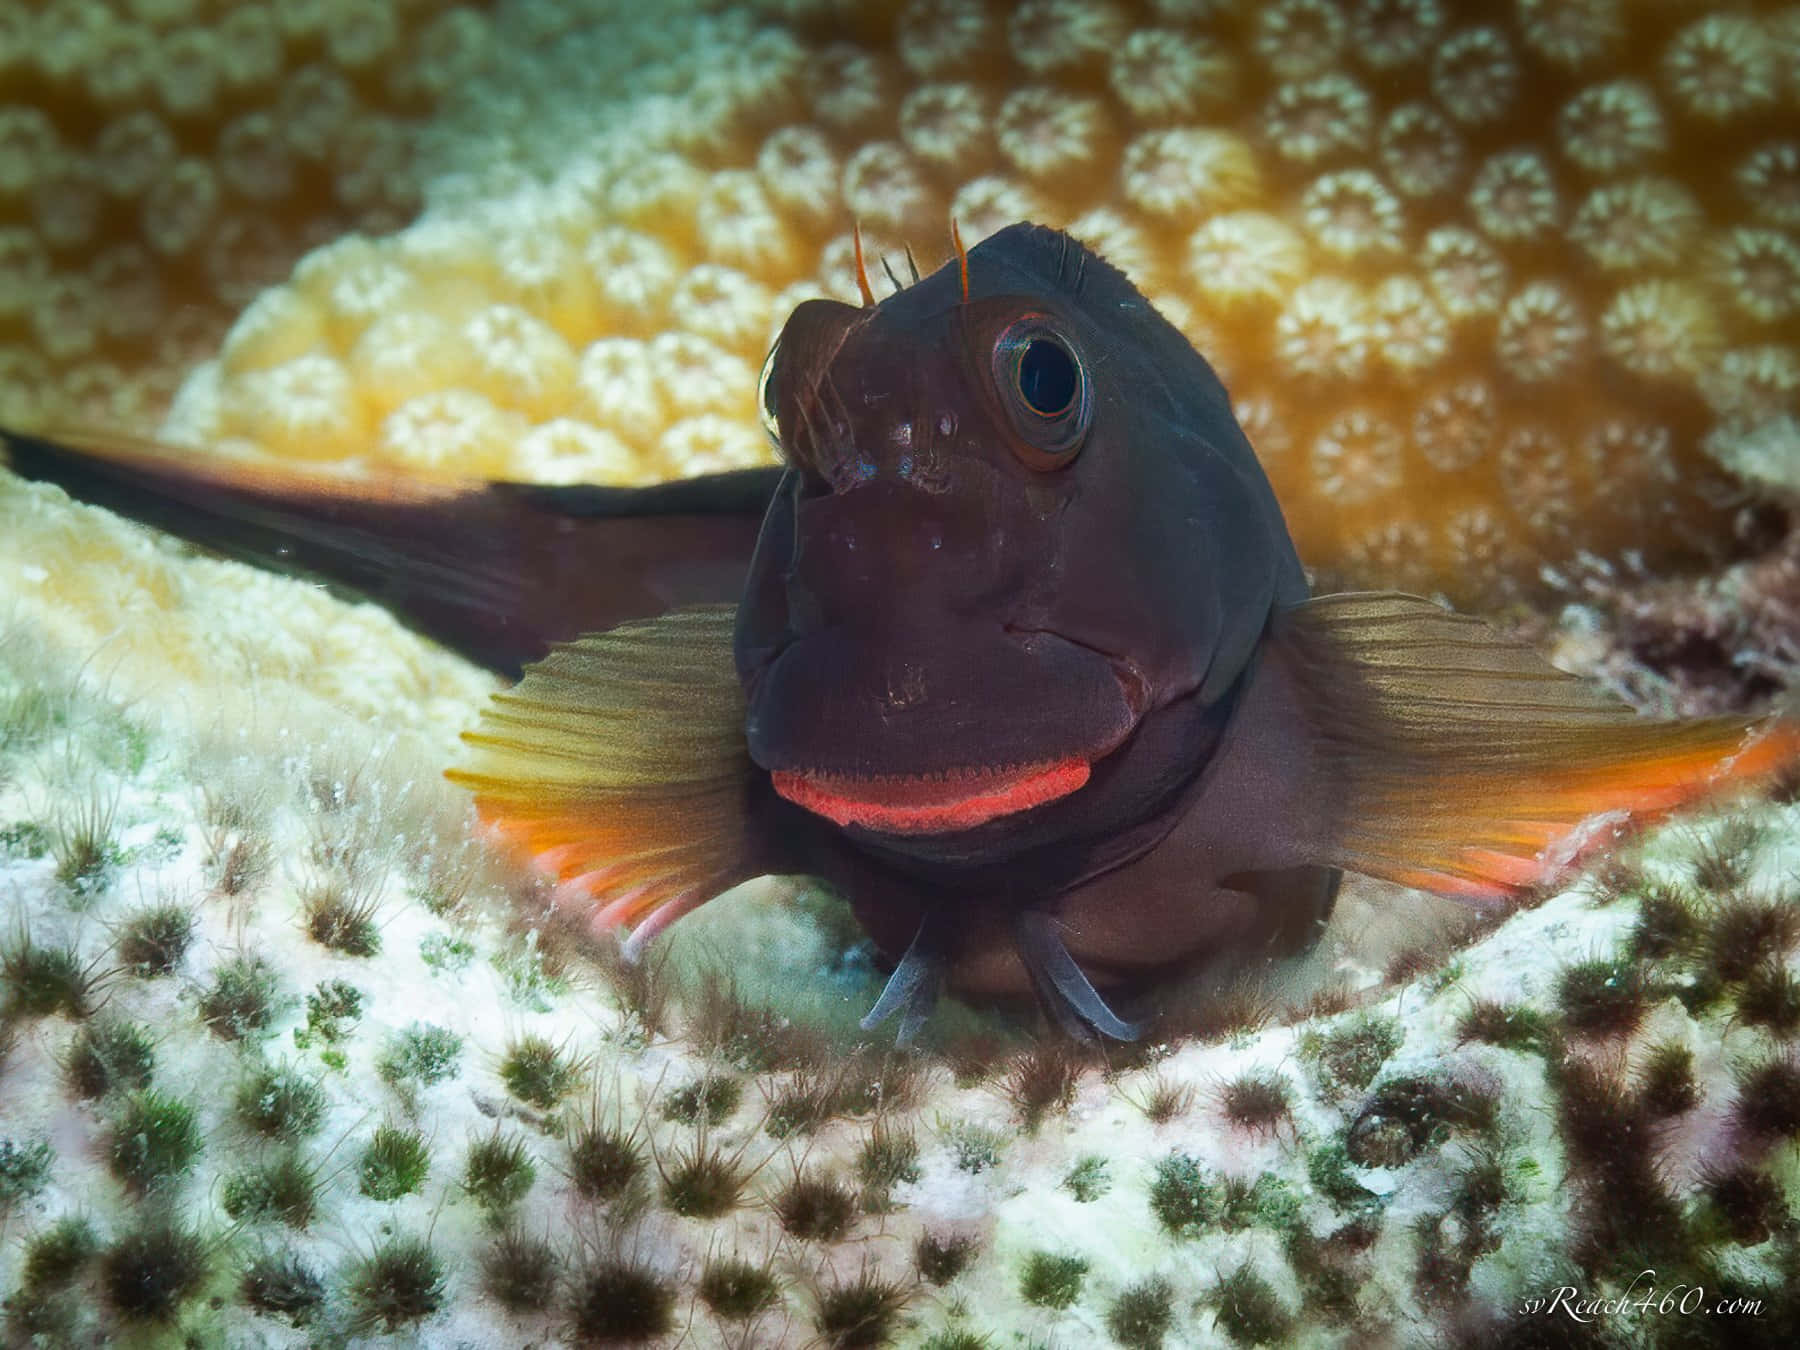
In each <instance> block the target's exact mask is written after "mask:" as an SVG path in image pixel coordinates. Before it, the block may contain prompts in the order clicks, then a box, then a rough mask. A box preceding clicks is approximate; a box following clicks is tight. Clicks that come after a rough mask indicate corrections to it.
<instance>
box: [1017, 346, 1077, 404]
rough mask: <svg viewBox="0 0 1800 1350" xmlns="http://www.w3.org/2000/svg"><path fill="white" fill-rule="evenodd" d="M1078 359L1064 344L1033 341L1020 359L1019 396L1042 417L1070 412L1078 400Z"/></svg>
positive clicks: (1026, 347)
mask: <svg viewBox="0 0 1800 1350" xmlns="http://www.w3.org/2000/svg"><path fill="white" fill-rule="evenodd" d="M1075 381H1076V375H1075V358H1074V357H1073V356H1070V355H1069V353H1068V350H1067V349H1066V348H1065V347H1063V345H1062V344H1061V343H1060V342H1052V341H1050V340H1049V339H1048V338H1033V339H1032V340H1031V341H1030V342H1027V343H1026V344H1025V350H1024V352H1023V353H1022V354H1021V355H1020V357H1019V396H1020V397H1021V398H1023V399H1024V400H1025V406H1026V407H1027V408H1030V409H1031V411H1033V412H1034V413H1037V414H1038V415H1039V416H1040V417H1055V416H1057V415H1058V414H1060V413H1063V412H1067V411H1068V408H1069V405H1070V404H1071V403H1073V402H1074V401H1075Z"/></svg>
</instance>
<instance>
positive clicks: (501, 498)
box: [0, 429, 780, 675]
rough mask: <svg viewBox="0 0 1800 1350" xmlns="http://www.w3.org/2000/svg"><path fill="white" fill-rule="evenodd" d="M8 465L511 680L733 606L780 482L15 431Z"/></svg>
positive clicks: (754, 476)
mask: <svg viewBox="0 0 1800 1350" xmlns="http://www.w3.org/2000/svg"><path fill="white" fill-rule="evenodd" d="M0 462H3V463H4V464H5V465H6V466H7V467H9V468H10V469H11V470H12V471H13V472H14V473H16V474H18V475H19V476H20V477H22V478H33V479H40V480H42V481H45V482H50V483H55V484H57V485H58V486H59V487H61V488H63V489H64V490H65V491H67V492H68V493H69V494H70V495H71V496H73V497H75V498H76V499H77V500H79V501H84V502H90V503H92V504H94V505H96V506H104V507H106V508H107V509H108V510H111V511H116V512H118V513H119V514H120V515H123V516H127V517H130V518H131V519H133V520H138V521H142V522H143V523H144V524H146V525H153V526H155V527H156V528H157V529H160V530H167V531H168V532H169V533H171V534H175V535H179V536H181V537H182V538H183V539H186V540H189V541H190V542H192V543H195V544H199V545H201V546H202V547H204V548H210V549H213V550H216V551H217V552H220V553H224V554H227V555H229V556H231V557H234V558H237V559H239V560H241V561H244V562H249V563H253V564H255V565H257V566H260V567H267V568H271V569H273V570H275V571H281V572H297V573H303V574H306V575H310V576H314V577H317V578H318V579H320V580H322V581H324V582H326V583H328V584H330V585H333V586H336V587H339V588H341V589H344V590H346V591H349V592H351V593H352V594H354V595H357V596H361V597H364V598H367V599H370V600H373V601H375V602H376V603H377V604H380V605H383V606H385V607H386V608H388V609H390V610H392V611H393V612H394V614H395V615H396V616H398V617H399V618H400V619H402V620H403V621H405V622H407V623H409V624H411V625H412V626H413V627H414V628H416V629H418V630H419V631H420V632H422V633H424V634H425V635H426V636H428V637H432V638H435V639H436V640H437V641H439V642H442V643H443V644H444V645H445V646H447V647H450V648H452V649H454V650H456V651H459V652H461V653H462V654H463V655H465V656H467V657H469V658H470V659H471V660H474V661H476V662H479V663H480V664H482V665H484V666H487V667H489V668H490V669H493V670H497V671H500V672H502V673H503V674H509V675H514V674H517V673H518V671H519V669H520V668H521V667H522V666H523V665H524V664H525V663H526V662H528V661H535V660H537V659H538V658H539V657H541V656H542V655H543V654H544V652H545V651H546V650H547V649H548V647H549V645H550V643H552V642H554V641H561V640H566V639H569V638H573V637H576V636H577V635H579V634H581V633H591V632H598V631H600V630H602V629H606V628H610V627H612V626H613V625H614V624H617V623H622V622H624V621H626V620H628V619H640V618H649V617H651V616H653V615H656V614H660V613H662V612H664V611H665V610H668V609H671V608H674V607H676V606H680V605H693V604H703V603H712V602H716V601H725V600H736V599H737V598H738V597H739V595H740V594H741V593H742V591H743V585H744V577H745V575H746V573H747V572H748V570H749V566H750V554H751V551H752V550H753V549H754V547H755V543H756V535H757V531H758V529H759V528H760V526H761V523H762V517H763V512H764V510H765V509H766V508H767V506H768V502H769V498H770V497H771V496H772V495H773V493H774V490H775V483H776V480H777V479H778V478H779V476H780V470H778V469H766V470H764V469H751V470H744V471H740V472H737V473H727V474H710V475H707V476H705V477H701V478H691V479H686V480H683V481H680V482H673V483H659V484H656V485H654V486H651V487H644V488H618V487H591V486H570V487H550V486H535V485H532V484H525V483H484V482H475V481H467V480H430V479H421V478H416V477H408V476H402V475H398V474H392V473H380V472H374V471H364V472H360V473H355V474H348V473H327V472H321V471H318V470H308V469H299V468H295V467H293V466H291V465H286V464H282V463H280V462H277V461H247V460H236V459H228V458H224V457H222V456H217V455H205V454H200V453H196V452H193V451H183V450H179V449H174V448H172V447H169V446H163V445H158V444H156V443H155V442H151V441H144V440H139V439H134V438H130V437H124V436H117V435H106V434H97V433H87V432H81V433H71V434H70V435H68V436H65V437H62V438H60V439H57V440H50V439H46V438H43V437H39V436H25V435H20V434H18V433H15V432H10V431H5V430H3V429H0Z"/></svg>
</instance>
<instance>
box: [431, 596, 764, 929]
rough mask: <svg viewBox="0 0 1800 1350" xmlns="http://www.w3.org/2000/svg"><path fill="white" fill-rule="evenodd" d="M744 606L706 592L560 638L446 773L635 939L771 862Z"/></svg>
mask: <svg viewBox="0 0 1800 1350" xmlns="http://www.w3.org/2000/svg"><path fill="white" fill-rule="evenodd" d="M733 621H734V610H733V608H732V607H731V606H729V605H708V606H701V607H697V608H692V609H684V610H676V611H674V612H672V613H669V614H665V615H663V616H662V617H661V618H657V619H650V620H644V621H640V622H635V623H628V624H624V625H621V626H620V627H618V628H615V629H613V630H611V631H610V632H606V633H601V634H598V635H595V636H590V637H584V638H582V639H580V640H579V641H576V642H570V643H564V644H560V645H558V646H556V647H553V648H552V649H551V651H550V654H549V655H548V656H546V657H545V658H544V659H543V660H542V661H539V662H538V663H536V664H535V665H532V666H529V667H527V668H526V671H525V674H524V678H522V679H521V680H520V681H519V683H518V684H517V685H515V686H514V687H513V688H511V689H509V690H507V691H505V692H504V693H500V694H496V695H495V696H494V698H493V701H492V702H491V703H490V704H489V705H488V707H487V709H486V710H485V711H484V712H483V713H482V715H481V719H480V721H479V722H478V723H477V724H476V726H475V727H474V728H473V729H472V730H469V731H466V732H464V733H463V738H462V739H463V741H464V742H465V743H466V744H467V745H468V747H469V751H468V754H467V756H466V757H465V760H464V762H463V763H462V764H461V765H459V766H458V767H456V768H453V769H450V770H448V771H447V772H446V774H445V777H447V778H449V779H450V781H451V782H453V783H456V784H459V785H460V786H462V787H465V788H467V789H468V790H469V791H470V792H471V793H473V794H474V798H475V807H476V810H477V812H478V813H479V814H480V817H481V819H482V822H483V823H484V825H486V826H487V827H488V829H489V831H490V832H491V833H492V834H493V835H495V836H497V837H498V838H499V839H500V840H501V841H502V842H503V843H504V844H506V845H507V846H509V847H510V848H512V849H513V850H515V851H516V852H518V853H519V854H520V855H522V856H523V857H525V858H526V859H528V860H529V861H531V862H532V863H533V864H534V865H535V866H536V867H537V868H538V869H539V870H541V871H543V872H545V873H547V874H549V875H550V876H552V877H554V878H555V879H556V881H557V882H558V886H559V891H560V894H559V895H558V897H557V898H558V901H559V903H581V904H586V905H591V906H592V909H593V914H592V917H591V919H590V926H591V927H593V928H595V929H596V930H600V931H604V930H610V929H617V928H630V929H632V930H633V932H632V936H631V938H630V940H629V941H628V942H627V944H626V950H627V952H628V954H635V953H636V951H637V950H638V949H639V948H641V947H642V946H643V945H644V943H645V942H646V941H648V940H649V939H650V938H651V937H653V936H654V935H655V934H656V933H659V932H660V931H662V929H664V928H666V927H667V926H668V925H669V924H670V923H673V922H674V921H675V920H676V919H679V918H680V917H681V916H682V915H684V914H687V913H689V912H691V911H692V910H693V909H696V908H698V907H699V906H700V905H701V904H704V903H705V902H706V901H707V900H709V899H711V898H712V897H713V896H715V895H718V894H720V893H722V892H724V891H726V890H729V889H730V888H731V887H732V886H735V885H737V884H738V883H739V882H741V881H746V880H749V879H750V878H751V877H753V876H756V875H759V874H760V872H761V870H762V869H760V868H759V867H757V866H756V865H755V864H754V862H752V861H751V860H750V855H751V848H750V825H749V821H750V807H749V798H750V794H751V792H752V791H753V788H754V784H755V777H756V770H755V767H754V765H753V764H752V763H751V761H750V756H749V753H748V750H747V749H746V746H745V742H744V696H743V692H742V690H741V688H740V687H739V684H738V678H737V672H736V669H735V668H734V666H733V663H732V653H731V636H732V626H733Z"/></svg>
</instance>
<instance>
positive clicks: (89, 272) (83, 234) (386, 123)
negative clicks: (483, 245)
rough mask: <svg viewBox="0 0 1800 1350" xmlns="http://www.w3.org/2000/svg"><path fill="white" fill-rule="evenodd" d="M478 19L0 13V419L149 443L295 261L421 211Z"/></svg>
mask: <svg viewBox="0 0 1800 1350" xmlns="http://www.w3.org/2000/svg"><path fill="white" fill-rule="evenodd" d="M486 34H487V20H486V18H485V16H484V14H483V13H482V7H480V6H454V5H451V4H448V3H446V0H426V2H425V3H418V4H410V5H405V6H389V5H368V4H362V3H358V0H323V2H322V3H288V4H272V5H260V4H259V5H230V4H222V3H216V0H204V2H189V3H168V4H148V3H141V2H132V0H49V3H45V4H42V5H31V4H9V5H7V6H5V7H4V9H0V415H4V416H5V417H7V418H8V419H10V420H13V421H18V420H21V419H26V418H31V417H48V416H55V417H64V418H67V417H79V418H83V419H86V420H89V421H98V422H102V423H110V424H115V425H116V424H119V423H126V424H130V425H133V426H136V427H139V428H142V426H143V424H144V423H146V422H150V421H153V420H154V419H155V418H158V417H160V416H161V415H162V411H163V409H164V408H165V406H166V404H167V401H168V398H169V396H170V394H171V393H172V392H173V390H174V388H175V385H176V383H177V382H178V381H179V380H180V379H181V377H182V376H183V375H184V374H185V373H186V371H187V368H188V367H189V366H191V365H192V364H193V363H194V362H195V361H197V360H199V359H200V358H201V357H202V356H205V355H207V354H208V353H210V352H211V351H212V350H213V349H214V348H216V346H217V343H218V339H219V336H220V335H221V334H222V333H223V331H224V330H225V328H226V326H227V325H228V324H229V322H230V320H231V318H232V316H233V315H235V314H236V312H237V311H238V310H239V309H241V308H242V307H243V306H244V305H245V304H246V303H248V302H249V301H250V300H251V299H252V298H253V297H254V296H255V295H256V294H257V293H258V292H259V291H261V290H263V289H264V288H265V287H267V286H268V285H270V284H271V283H272V282H274V281H275V280H277V279H278V278H280V277H281V276H283V275H284V274H285V273H286V272H287V271H288V269H289V268H290V267H291V266H292V265H293V262H294V260H295V258H297V257H298V256H299V255H300V254H302V253H303V252H305V251H306V250H307V249H308V248H312V247H315V246H317V245H318V244H320V243H321V242H323V241H324V240H327V239H330V238H331V237H333V236H334V235H338V234H341V233H343V232H344V231H346V230H350V229H356V228H363V229H393V228H396V227H397V226H399V225H401V224H403V223H404V222H405V221H406V220H408V219H410V218H411V216H412V215H413V214H414V213H415V212H416V211H417V210H418V206H419V180H418V175H417V174H416V172H415V171H414V169H413V140H414V137H415V135H416V133H417V130H418V127H419V125H420V123H421V118H422V116H425V115H428V114H429V112H430V110H431V109H432V107H433V106H434V105H435V104H436V103H437V102H438V101H439V99H440V98H441V97H442V96H443V95H444V93H445V91H446V90H447V89H448V88H450V87H451V86H452V85H454V84H457V83H459V82H460V81H462V80H464V79H466V78H467V76H468V75H469V73H470V72H471V71H472V69H473V68H474V67H475V66H476V65H478V64H479V62H480V60H481V58H482V46H483V42H484V40H485V37H486Z"/></svg>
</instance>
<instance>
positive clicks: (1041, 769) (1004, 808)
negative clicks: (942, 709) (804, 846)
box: [769, 758, 1092, 834]
mask: <svg viewBox="0 0 1800 1350" xmlns="http://www.w3.org/2000/svg"><path fill="white" fill-rule="evenodd" d="M1091 768H1092V766H1091V765H1090V764H1089V763H1088V761H1087V760H1085V759H1079V758H1068V759H1060V760H1049V761H1044V762H1041V763H1036V764H1020V765H1015V766H1014V767H1012V768H1007V769H986V768H976V769H959V770H953V771H951V772H948V773H941V774H866V775H856V774H837V773H814V774H806V773H796V772H793V771H791V770H790V771H783V772H776V773H772V774H770V775H769V778H770V781H771V783H772V784H773V785H774V788H775V791H776V792H777V793H779V794H780V795H781V796H783V797H785V798H787V800H789V801H790V802H792V803H793V804H794V805H795V806H798V807H801V808H803V809H804V810H807V811H811V812H812V813H813V814H814V815H818V816H823V817H825V819H827V820H829V821H831V822H832V823H833V824H836V825H854V826H858V827H860V828H862V829H865V830H875V831H877V832H879V833H881V834H945V833H948V832H950V831H953V830H968V829H973V828H974V827H975V826H977V825H985V824H986V823H987V822H988V821H990V820H997V819H998V818H999V817H1001V816H1010V815H1013V814H1015V813H1017V812H1019V811H1028V810H1030V809H1031V808H1032V807H1034V806H1042V805H1044V804H1045V803H1046V802H1053V801H1055V800H1056V799H1057V798H1059V797H1066V796H1068V795H1069V794H1070V793H1071V792H1074V791H1075V790H1076V789H1077V788H1079V787H1081V786H1082V785H1083V784H1084V783H1086V782H1087V780H1088V774H1089V772H1090V770H1091Z"/></svg>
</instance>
